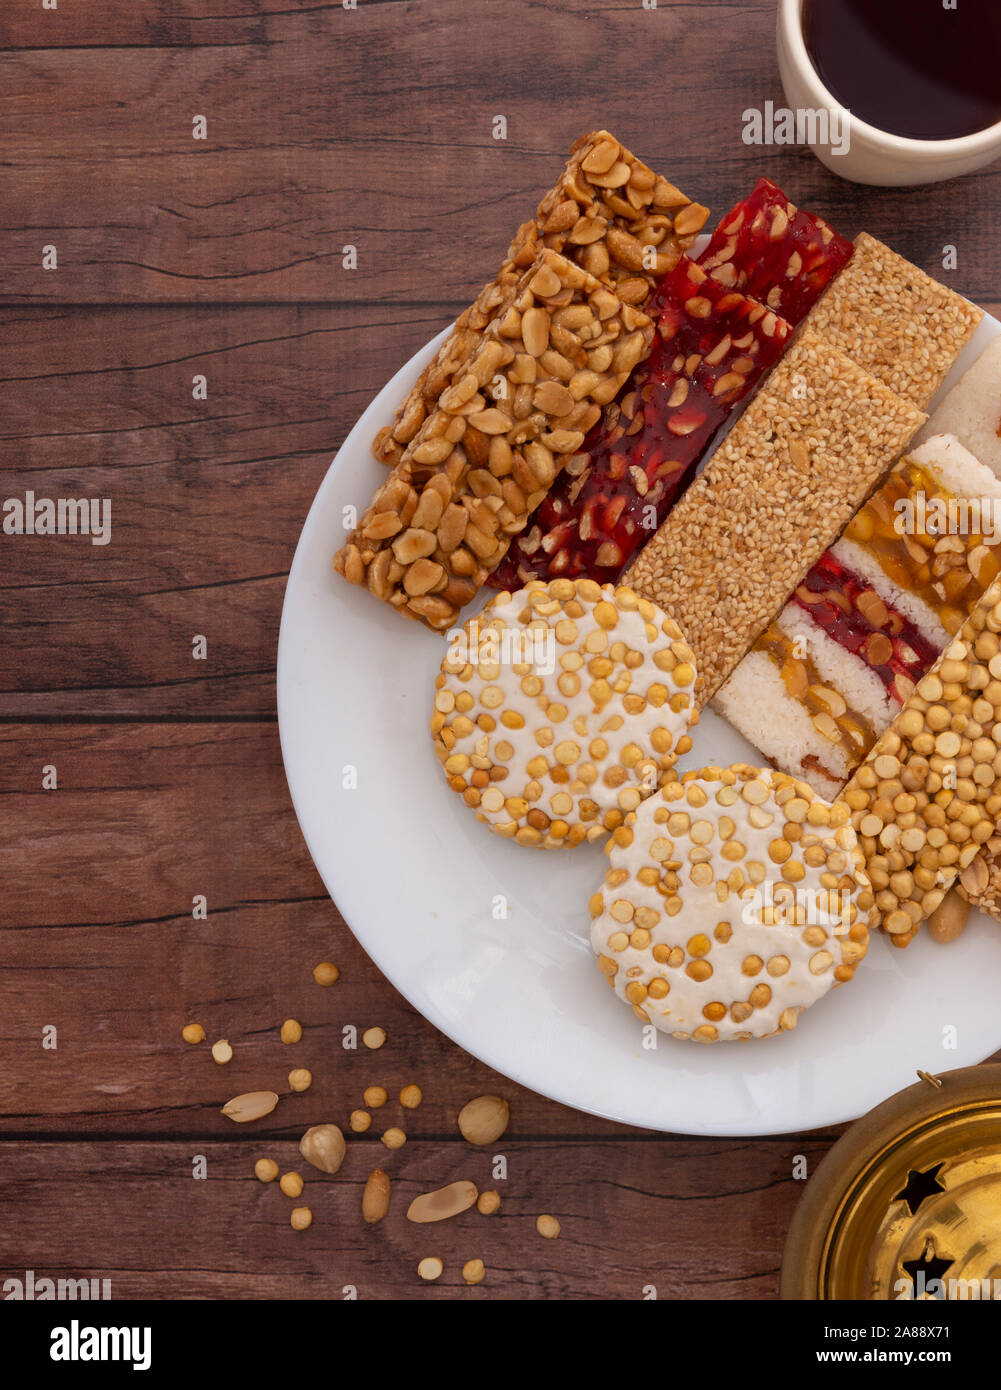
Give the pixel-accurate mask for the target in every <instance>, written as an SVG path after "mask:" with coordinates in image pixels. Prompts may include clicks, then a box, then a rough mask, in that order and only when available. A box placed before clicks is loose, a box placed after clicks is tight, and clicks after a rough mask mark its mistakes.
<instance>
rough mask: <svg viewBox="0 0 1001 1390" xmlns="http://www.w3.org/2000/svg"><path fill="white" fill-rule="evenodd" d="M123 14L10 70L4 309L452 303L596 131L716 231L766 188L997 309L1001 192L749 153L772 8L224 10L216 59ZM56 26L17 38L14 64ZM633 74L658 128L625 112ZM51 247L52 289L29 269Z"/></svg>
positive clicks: (642, 111)
mask: <svg viewBox="0 0 1001 1390" xmlns="http://www.w3.org/2000/svg"><path fill="white" fill-rule="evenodd" d="M88 8H90V9H92V10H96V11H97V12H98V14H101V13H102V12H103V7H102V6H100V5H96V6H90V7H88ZM127 8H128V9H130V10H133V11H135V12H136V13H134V14H132V15H131V17H128V16H127V17H126V18H125V20H124V22H123V26H119V24H118V22H117V7H116V12H115V13H116V22H115V23H114V24H110V25H109V23H108V16H107V15H106V14H105V16H104V23H103V28H99V27H98V22H96V21H86V20H80V21H79V23H82V24H85V25H86V24H88V23H90V24H91V28H90V29H89V31H88V32H89V34H90V43H91V44H93V45H94V46H84V47H67V48H47V49H41V50H38V49H32V50H31V51H30V52H29V51H19V50H18V49H17V48H16V47H14V46H11V45H10V43H9V44H8V51H7V52H6V53H0V82H2V83H3V87H4V90H7V91H11V92H12V93H14V94H15V95H16V109H17V122H16V125H15V127H14V129H13V130H12V131H11V132H10V133H9V136H8V139H7V141H6V142H5V162H6V170H5V173H6V183H7V189H8V199H9V205H10V206H13V207H17V208H19V209H22V210H23V211H22V212H21V213H20V215H19V216H18V217H16V218H15V219H7V220H6V223H9V225H7V224H5V225H4V226H3V227H2V228H0V258H2V260H3V264H4V268H5V276H4V285H3V296H2V297H3V298H4V299H6V300H7V301H8V302H9V301H17V302H25V303H30V302H38V301H50V302H60V303H85V302H123V301H144V302H149V301H154V300H157V301H164V302H179V301H193V302H203V303H204V302H217V301H219V300H233V299H239V300H241V301H246V300H249V299H254V300H272V301H273V300H305V299H308V300H321V301H323V302H332V303H349V302H360V301H364V302H365V303H367V304H370V305H371V304H376V303H389V302H393V301H396V302H419V303H422V304H436V303H441V302H442V301H447V302H448V303H449V304H452V303H459V304H461V303H465V302H468V300H469V299H470V298H471V297H472V295H473V294H475V292H476V291H477V290H478V289H479V287H480V286H481V285H482V283H483V282H484V281H485V280H486V279H488V278H490V277H491V276H492V275H493V273H494V271H495V269H496V267H497V264H498V261H499V258H500V256H501V255H502V253H503V250H504V248H505V246H506V244H507V241H508V240H509V238H510V236H511V235H512V233H513V231H514V229H515V228H516V227H517V225H518V224H519V223H520V222H521V221H523V220H524V219H525V218H526V217H528V216H529V215H530V214H531V212H532V211H533V210H534V207H535V205H536V203H537V201H538V198H539V196H540V195H541V193H542V192H543V191H544V190H545V189H546V188H547V187H548V186H549V185H550V184H551V183H552V182H553V180H554V178H555V177H556V175H557V173H558V171H559V168H560V166H561V164H562V161H563V159H564V158H565V156H566V151H567V149H568V148H569V146H570V144H571V142H572V141H573V140H574V139H575V138H576V137H577V136H578V135H579V134H581V133H582V131H585V130H587V129H589V128H593V127H594V126H595V125H606V126H608V127H609V128H610V129H612V130H613V131H615V133H616V134H618V135H619V136H620V138H621V139H623V140H625V141H626V143H627V144H629V145H630V146H631V147H632V148H633V149H635V150H636V152H637V153H638V154H640V155H641V156H642V157H643V158H644V159H646V160H647V162H648V163H650V164H652V165H653V166H654V167H656V168H657V169H658V170H660V171H661V172H663V173H665V174H666V175H667V176H668V177H669V178H671V179H672V180H673V181H674V182H676V183H677V184H679V186H680V187H682V188H684V189H685V190H686V191H687V192H688V193H689V195H690V196H691V197H694V198H697V199H699V200H700V201H701V202H704V203H707V204H709V205H710V206H711V207H712V208H713V209H714V210H715V212H716V213H717V214H718V215H721V214H722V213H723V212H724V211H725V210H726V209H727V208H728V207H729V206H730V205H731V204H732V203H733V202H734V201H735V200H736V198H737V197H739V196H741V195H742V194H743V193H744V192H745V191H747V189H748V188H749V186H750V184H751V183H752V182H753V181H754V179H755V178H756V177H757V176H758V175H759V174H761V173H763V172H767V173H769V174H771V175H772V176H774V177H775V178H777V179H778V180H779V181H780V182H781V183H782V185H783V186H784V187H785V188H786V190H787V191H788V193H789V194H790V196H792V197H793V198H794V199H795V200H796V201H797V202H802V203H803V204H805V205H807V206H811V207H816V209H817V210H818V211H820V212H822V213H824V214H825V215H829V216H830V217H831V218H832V220H833V221H834V222H835V224H836V225H837V226H838V227H839V228H840V229H841V230H843V231H845V232H847V233H849V234H852V235H854V233H855V232H856V231H858V230H859V229H860V228H861V227H866V228H867V229H868V230H869V231H871V232H873V233H874V234H875V235H877V236H884V237H890V238H892V239H893V241H894V244H895V246H896V247H897V249H898V250H900V251H901V252H903V253H904V254H905V255H907V256H910V257H911V258H912V259H914V260H915V261H917V262H918V263H919V264H920V265H922V266H924V267H926V268H928V269H933V268H934V267H935V266H941V263H942V248H943V246H944V245H945V244H947V243H955V244H957V245H958V249H959V263H960V266H961V271H959V270H957V271H956V272H955V273H954V274H955V276H956V283H957V285H961V287H962V288H963V289H964V291H965V292H966V293H968V294H970V295H971V296H973V297H974V298H980V299H982V298H983V297H985V296H986V295H991V294H996V291H997V285H998V282H999V271H1001V245H999V242H998V238H997V237H996V235H995V225H996V220H997V211H998V205H999V199H1001V186H999V183H998V178H999V176H998V174H997V173H987V174H981V175H979V176H977V177H976V178H970V179H965V180H960V181H958V182H955V183H952V184H949V185H939V186H937V187H934V188H929V189H925V190H922V191H921V193H920V194H916V193H915V192H914V191H913V190H885V189H878V190H877V189H861V188H858V187H856V186H854V185H850V184H847V183H844V182H843V181H842V180H840V179H838V178H837V177H836V176H834V175H832V174H829V173H828V172H827V171H826V170H824V169H822V168H821V166H820V165H819V164H817V163H816V161H814V159H813V158H812V156H811V155H810V154H809V153H808V152H807V151H805V150H790V149H786V148H776V147H772V148H767V149H760V148H754V147H749V146H747V145H745V144H744V143H743V141H742V132H743V112H744V111H745V109H747V108H748V107H752V106H754V107H760V106H761V105H762V104H763V103H764V102H765V101H766V100H773V101H781V89H780V85H779V81H778V74H777V68H776V64H775V58H774V42H773V36H772V31H773V24H774V7H773V6H772V5H771V4H761V5H736V4H727V3H723V0H713V2H712V3H706V4H703V5H700V6H697V7H696V6H692V5H682V4H679V5H673V4H666V3H665V4H662V5H660V6H659V7H658V8H657V9H656V10H644V9H643V8H642V7H640V6H639V5H635V6H632V5H631V6H615V7H611V8H606V9H598V10H596V9H594V8H593V7H592V6H589V5H587V4H584V3H582V0H574V3H571V4H565V3H560V2H559V0H536V3H532V4H527V3H524V4H523V3H522V0H505V3H503V4H491V5H483V6H480V7H479V8H478V10H477V18H476V29H477V41H476V43H475V44H470V43H468V41H467V25H468V7H467V5H466V3H465V0H436V3H434V4H422V5H409V4H406V5H405V4H397V3H389V4H374V5H373V4H369V3H366V4H363V5H361V6H360V7H359V9H358V10H357V11H344V10H343V9H341V8H340V7H338V6H336V5H334V6H331V5H326V6H321V7H320V8H319V9H315V8H304V9H303V11H302V12H300V13H296V12H295V11H296V9H298V8H299V7H283V8H285V9H290V8H291V9H292V11H293V12H292V13H281V14H278V13H276V14H273V15H271V16H267V15H266V13H264V7H258V10H257V12H256V13H254V14H252V16H251V18H250V19H249V20H248V19H247V18H240V17H239V16H237V17H236V19H235V20H233V21H230V20H226V21H222V20H221V18H220V15H221V11H220V14H219V15H217V16H216V20H215V21H214V22H225V23H226V24H230V26H231V29H230V32H231V34H235V37H230V38H229V39H221V40H220V41H219V42H218V43H213V42H212V41H211V40H210V39H209V37H208V36H209V35H210V34H211V33H212V32H213V29H212V28H208V29H205V30H204V32H203V33H202V42H203V44H204V46H199V47H193V48H192V47H188V46H186V45H187V44H188V43H190V42H191V41H192V39H193V38H194V30H193V28H192V26H195V27H198V26H199V25H201V24H202V23H203V20H202V19H197V20H196V19H195V18H194V15H193V12H194V11H195V10H196V9H199V8H200V7H198V6H197V5H196V3H195V0H189V3H188V5H187V6H186V7H185V8H184V9H180V10H178V8H177V7H176V6H175V5H174V4H173V0H162V3H161V4H160V5H159V6H155V7H153V13H154V15H155V16H156V17H154V18H152V19H143V18H140V16H139V14H138V11H139V10H140V9H142V8H143V7H127ZM211 18H212V16H211V14H210V12H209V10H208V9H207V8H206V10H205V12H204V23H208V22H209V20H210V19H211ZM42 20H44V25H43V23H42ZM74 22H76V21H74ZM8 23H11V21H8ZM57 23H58V24H61V23H62V19H61V18H60V20H59V21H53V22H51V23H50V22H49V19H48V17H46V16H42V17H41V19H40V18H39V17H38V16H36V17H35V19H34V20H33V21H30V22H29V21H26V20H25V19H24V17H23V16H22V17H21V19H20V20H19V21H17V23H16V27H15V29H14V30H13V34H14V39H13V42H14V43H17V42H26V41H29V40H30V36H31V35H34V36H38V35H41V36H43V37H44V36H45V35H48V34H49V33H52V32H54V31H55V30H56V27H57ZM26 25H27V26H28V27H25V26H26ZM254 25H256V26H257V28H256V32H255V34H254V36H253V37H247V30H248V26H250V27H252V26H254ZM164 26H166V27H164ZM29 30H30V34H29ZM241 31H242V37H241ZM67 32H71V31H69V30H67ZM215 32H216V33H217V37H218V34H219V32H220V31H215ZM174 33H176V34H177V35H178V37H177V38H176V39H175V38H173V37H170V36H171V35H172V34H174ZM98 34H101V35H102V37H101V38H100V39H97V38H96V35H98ZM143 35H146V36H147V40H148V39H156V40H157V41H158V42H160V43H162V42H164V37H163V36H167V41H168V42H169V45H170V46H168V47H158V46H155V44H149V43H148V41H147V46H136V47H125V48H119V49H116V51H115V54H114V78H113V86H112V92H111V94H110V99H109V93H108V90H107V84H106V82H105V80H104V74H105V72H106V71H107V65H108V62H109V55H108V53H107V50H105V49H104V48H103V47H102V46H101V45H102V44H103V43H104V42H107V41H111V40H114V41H115V42H121V38H122V37H124V38H128V37H129V36H131V38H132V41H133V42H134V43H135V44H137V45H142V44H143V43H144V39H143ZM120 36H121V37H120ZM195 41H196V42H197V39H196V40H195ZM638 64H640V66H639V68H638V66H637V65H638ZM645 73H648V74H649V82H648V86H649V88H650V90H652V91H654V92H655V93H656V96H655V98H653V106H652V107H651V99H650V98H646V99H644V100H643V101H637V97H636V91H637V86H638V85H639V84H641V83H642V82H643V80H644V74H645ZM721 75H725V80H722V81H721ZM650 84H652V86H650ZM195 115H204V116H206V118H207V120H208V123H209V124H208V138H207V139H206V140H204V141H200V140H197V141H196V140H193V139H192V134H191V132H192V117H193V116H195ZM497 115H503V116H505V117H506V119H507V122H508V127H507V138H506V139H504V140H496V139H494V138H493V134H492V131H493V124H492V123H493V120H494V117H495V116H497ZM46 245H56V246H57V248H58V251H59V268H58V270H54V271H52V270H50V271H46V270H43V269H42V250H43V247H44V246H46ZM346 245H354V246H357V248H358V266H357V269H355V270H345V269H344V268H343V267H342V264H341V257H342V248H343V247H344V246H346ZM460 248H461V251H460Z"/></svg>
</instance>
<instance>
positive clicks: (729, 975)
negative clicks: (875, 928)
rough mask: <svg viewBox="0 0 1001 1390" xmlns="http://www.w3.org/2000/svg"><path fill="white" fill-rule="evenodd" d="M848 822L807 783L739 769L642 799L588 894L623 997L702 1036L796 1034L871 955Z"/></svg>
mask: <svg viewBox="0 0 1001 1390" xmlns="http://www.w3.org/2000/svg"><path fill="white" fill-rule="evenodd" d="M710 774H711V775H710ZM721 779H723V780H721ZM727 779H732V780H727ZM721 792H722V793H723V795H724V798H725V800H726V803H727V804H720V802H719V801H718V800H717V798H718V797H719V795H720V793H721ZM734 792H736V798H735V799H733V793H734ZM703 798H705V800H704V804H702V805H699V804H696V803H698V802H700V801H702V800H703ZM731 803H732V804H731ZM848 816H849V811H848V807H847V806H845V805H842V804H839V805H837V806H830V805H829V804H828V803H827V802H825V801H824V800H823V799H822V798H821V797H819V796H817V794H816V793H815V792H814V791H813V789H812V788H811V787H809V786H808V785H807V784H806V783H805V782H802V781H798V780H796V779H794V778H792V777H789V776H788V775H786V774H784V773H780V772H775V771H772V770H771V769H766V770H761V771H758V770H756V769H752V768H747V767H741V766H740V765H738V766H736V767H734V768H730V769H725V770H720V769H706V770H705V771H704V772H702V773H694V774H686V776H685V778H683V779H682V780H681V781H680V782H674V783H670V784H668V785H667V786H665V787H664V788H663V789H662V790H661V791H660V792H659V793H658V794H657V795H656V796H653V797H651V798H650V799H649V800H648V801H646V802H644V803H643V805H642V806H640V807H639V809H638V810H637V811H636V813H635V815H633V816H630V817H629V818H628V820H627V823H626V825H625V826H623V827H622V828H621V829H619V830H617V831H616V832H615V833H614V835H613V838H612V840H611V841H610V842H609V845H608V847H607V854H608V859H609V868H608V870H607V872H606V874H605V880H604V883H603V885H602V887H601V888H600V889H599V891H598V892H597V893H596V894H595V895H594V897H593V898H592V900H591V911H592V915H593V917H594V921H593V923H592V928H591V945H592V948H593V949H594V952H595V954H596V955H597V956H598V958H599V965H600V967H601V969H602V971H603V973H604V974H605V975H606V978H608V979H609V981H610V983H611V984H612V985H613V987H614V989H615V991H616V993H617V994H618V995H619V997H620V998H622V999H623V1000H625V1001H626V1002H627V1003H631V1004H632V1005H633V1007H634V1010H635V1012H636V1013H637V1015H638V1016H639V1017H640V1018H641V1019H642V1020H644V1021H648V1022H651V1023H653V1024H654V1025H655V1026H656V1027H657V1028H659V1029H662V1030H663V1031H665V1032H669V1033H672V1034H673V1035H674V1036H676V1037H686V1038H688V1037H692V1036H694V1037H695V1039H696V1040H697V1041H706V1042H715V1041H726V1040H731V1039H745V1038H752V1037H753V1038H758V1037H767V1036H769V1035H771V1034H773V1033H775V1032H778V1031H782V1030H784V1029H788V1028H792V1027H794V1026H795V1023H796V1019H797V1017H798V1015H799V1013H800V1012H801V1011H802V1010H803V1009H805V1008H809V1007H810V1005H811V1004H814V1003H816V1001H817V1000H818V999H820V998H821V997H822V996H823V995H824V994H826V993H827V992H828V990H830V989H831V988H833V987H834V986H835V985H836V984H838V983H841V982H842V981H844V980H845V979H848V978H850V977H851V974H852V973H853V971H854V968H855V966H856V965H857V964H858V962H859V961H860V960H861V959H862V958H863V956H864V955H865V951H866V946H867V943H868V917H869V913H870V912H871V910H872V892H871V887H870V884H869V879H868V877H867V875H866V873H865V869H864V867H863V862H864V861H863V858H862V854H861V851H860V849H859V847H858V844H857V840H856V836H855V832H854V830H853V829H852V827H851V824H850V821H849V820H848ZM787 817H788V819H787ZM685 818H687V820H688V828H687V829H686V828H685V824H684V820H685ZM811 822H816V823H811ZM790 827H792V829H791V830H790ZM693 832H694V838H693ZM797 837H798V838H797ZM736 845H739V846H742V847H743V851H744V852H743V854H741V855H738V854H737V853H736V850H735V848H734V847H735V846H736ZM727 846H730V849H727ZM813 859H820V860H821V862H820V863H812V862H810V861H811V860H813ZM796 865H798V866H799V868H796V867H795V866H796ZM641 875H642V876H641ZM655 875H656V877H654V876H655ZM693 875H695V877H694V878H693ZM644 879H647V880H653V881H644ZM700 879H708V882H700V881H699V880H700ZM790 880H792V881H790ZM662 890H663V891H662ZM793 895H795V897H794V896H793ZM829 895H830V896H829ZM797 908H798V912H797ZM797 916H798V920H797ZM773 917H774V919H775V920H774V921H772V920H771V919H772V918H773ZM728 933H729V939H726V938H727V934H728ZM655 953H656V954H655ZM669 953H671V954H670V959H668V954H669ZM707 966H708V967H709V968H710V969H711V973H710V974H709V976H708V978H705V979H702V978H699V975H700V974H705V973H706V968H707ZM690 972H694V977H693V973H690ZM836 972H837V973H836ZM665 983H666V985H667V986H669V989H668V990H667V991H666V992H665V991H664V985H665ZM762 986H764V987H766V988H764V989H762ZM706 1010H708V1012H706ZM735 1012H736V1015H737V1016H736V1017H734V1013H735ZM745 1014H746V1017H745V1016H744V1015H745ZM720 1015H722V1016H720Z"/></svg>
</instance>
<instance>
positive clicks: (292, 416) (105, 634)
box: [0, 305, 448, 719]
mask: <svg viewBox="0 0 1001 1390" xmlns="http://www.w3.org/2000/svg"><path fill="white" fill-rule="evenodd" d="M447 318H448V316H447V314H446V313H443V314H435V315H429V314H428V313H427V312H425V311H420V310H413V309H411V310H387V309H365V308H355V309H344V308H332V307H325V306H311V305H304V306H277V305H244V306H233V307H231V308H226V309H213V310H209V311H205V310H201V309H192V308H184V307H158V308H153V307H144V308H138V307H133V308H120V309H119V308H88V309H83V308H76V309H74V308H68V309H67V308H62V307H60V308H48V309H36V308H18V309H13V308H7V309H6V310H0V342H2V343H3V344H4V345H5V346H4V347H3V348H0V378H2V379H0V421H2V424H0V431H2V434H3V436H4V442H5V448H4V450H3V455H2V457H0V497H3V498H7V497H21V498H23V497H24V496H25V493H26V492H27V490H29V489H30V490H32V491H34V493H35V494H36V495H37V496H38V497H79V496H89V497H96V498H107V499H109V500H110V502H111V508H112V511H111V517H112V540H111V543H110V544H109V545H107V546H93V545H92V544H91V542H90V540H89V539H88V538H86V537H79V536H66V537H38V536H19V537H9V538H8V537H4V538H3V545H2V547H0V586H2V588H3V590H4V591H5V593H6V595H7V601H6V602H4V603H3V604H2V605H0V639H2V640H0V718H7V719H10V718H14V719H17V718H25V717H27V718H53V717H59V716H65V715H67V714H69V715H74V716H76V717H84V716H92V715H104V716H106V715H115V716H118V717H122V716H126V715H128V716H133V717H135V716H139V717H143V718H150V717H153V718H158V717H170V718H175V717H180V716H191V717H196V718H204V717H206V716H210V717H212V718H215V719H218V718H221V717H225V716H230V717H258V718H260V717H272V716H273V712H274V664H275V653H276V647H277V637H278V623H279V619H280V616H281V605H282V601H283V598H284V593H285V581H286V577H287V574H288V569H289V566H290V564H291V560H292V555H293V553H294V551H295V546H296V542H297V541H298V538H299V532H300V530H301V527H302V523H303V520H304V518H305V516H306V513H307V511H308V510H309V505H310V503H311V501H312V499H313V495H314V493H315V491H316V489H317V487H318V485H319V483H320V481H321V479H322V478H323V475H324V473H325V472H326V470H327V468H328V467H329V464H330V461H331V459H332V457H333V455H334V453H335V452H336V450H337V448H338V446H339V445H340V444H341V442H342V441H343V439H344V437H345V435H346V434H347V432H348V430H349V429H350V428H351V426H352V425H353V423H354V420H355V418H356V417H357V415H358V414H359V413H360V412H361V410H362V409H363V408H364V407H365V406H366V405H367V404H368V401H369V399H370V398H371V397H372V396H373V395H374V394H375V393H376V392H377V391H378V390H379V388H380V386H381V385H382V384H383V382H384V381H385V380H386V379H387V377H389V376H391V375H392V374H393V372H394V371H396V369H397V368H398V367H399V366H400V365H402V363H403V362H404V361H406V359H407V358H408V357H409V356H411V355H412V354H413V352H414V351H416V349H417V348H418V347H420V346H422V345H423V344H424V343H425V342H426V341H427V340H428V339H429V338H430V337H431V336H433V334H434V333H436V332H437V331H438V329H439V328H440V327H441V326H442V325H443V324H444V323H445V322H447ZM199 375H200V376H204V377H205V378H206V381H207V385H206V390H207V398H206V399H205V400H195V399H194V398H193V395H192V393H193V390H194V387H193V380H194V378H195V377H196V376H199ZM372 475H373V485H374V480H375V479H376V477H377V476H378V470H377V466H376V465H375V464H373V469H372ZM365 500H366V499H364V498H362V497H359V499H358V501H359V504H362V503H363V502H364V501H365ZM337 543H338V542H337V537H332V538H331V554H333V551H334V550H335V549H336V545H337ZM199 633H200V634H203V635H204V636H206V637H207V638H208V642H209V650H208V659H207V660H205V661H194V660H193V659H192V638H193V637H194V635H195V634H199Z"/></svg>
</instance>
